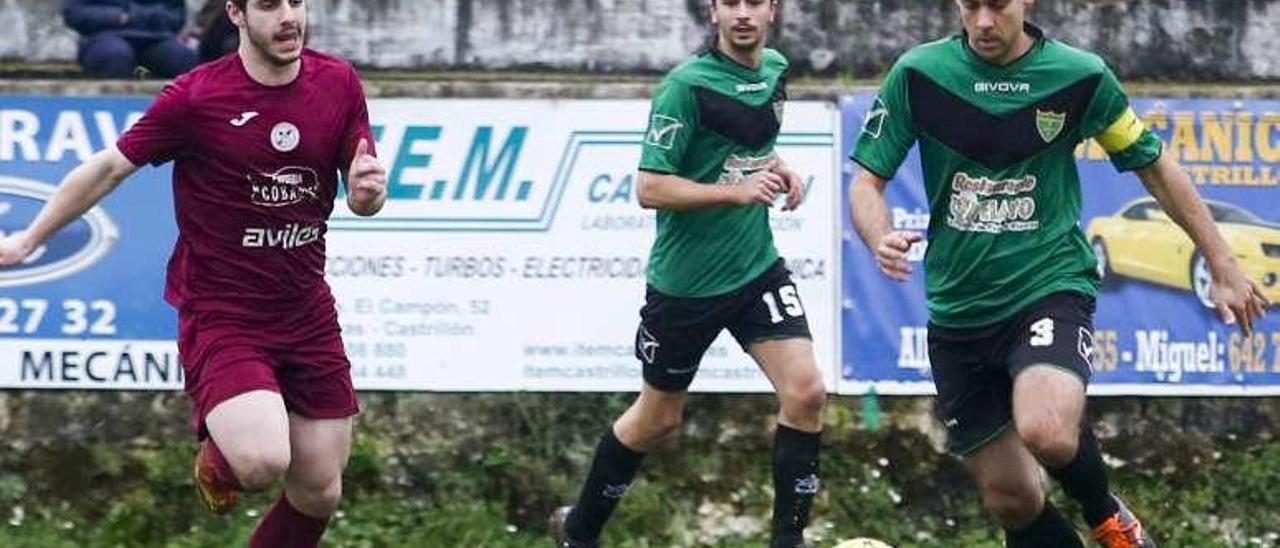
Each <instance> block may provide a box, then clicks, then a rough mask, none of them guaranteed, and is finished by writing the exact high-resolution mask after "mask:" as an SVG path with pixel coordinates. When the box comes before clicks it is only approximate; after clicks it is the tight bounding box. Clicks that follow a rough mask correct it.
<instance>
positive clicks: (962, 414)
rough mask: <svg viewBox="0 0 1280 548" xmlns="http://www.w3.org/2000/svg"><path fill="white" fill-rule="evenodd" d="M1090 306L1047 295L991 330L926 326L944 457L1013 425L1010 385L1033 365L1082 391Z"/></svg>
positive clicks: (1073, 296) (965, 451) (1072, 297)
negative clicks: (1074, 379) (1056, 372)
mask: <svg viewBox="0 0 1280 548" xmlns="http://www.w3.org/2000/svg"><path fill="white" fill-rule="evenodd" d="M1093 312H1094V299H1093V297H1089V296H1086V295H1082V294H1080V293H1074V292H1064V293H1054V294H1052V295H1049V296H1046V297H1044V298H1043V299H1040V300H1038V301H1035V302H1033V303H1031V305H1030V306H1027V307H1026V308H1025V309H1023V310H1022V311H1021V312H1018V313H1017V314H1015V315H1014V316H1013V317H1011V318H1009V319H1007V320H1004V321H1001V322H997V323H995V324H992V325H987V326H983V327H976V328H972V329H954V328H946V327H939V326H936V325H933V324H932V323H931V324H929V361H930V363H931V365H932V369H933V383H934V385H935V386H936V387H937V389H938V399H937V401H936V409H935V411H936V413H937V415H938V420H940V421H942V424H943V425H944V426H946V428H947V449H948V450H949V451H951V452H952V453H955V454H958V455H961V456H965V455H969V454H972V453H973V452H974V451H977V450H978V449H979V448H981V447H982V446H983V445H985V444H987V443H988V442H990V441H992V440H994V439H995V438H996V437H997V436H999V435H1000V434H1002V433H1003V432H1004V431H1005V430H1006V429H1008V428H1009V425H1010V424H1011V423H1012V421H1013V379H1015V378H1017V376H1018V374H1019V373H1021V372H1022V371H1023V370H1024V369H1026V368H1028V367H1031V366H1033V365H1049V366H1053V367H1058V368H1061V369H1063V370H1066V371H1068V372H1070V373H1072V374H1074V375H1076V376H1078V377H1080V379H1081V380H1083V381H1084V383H1085V385H1086V386H1087V385H1088V384H1089V376H1090V374H1091V372H1092V368H1091V367H1090V365H1089V364H1090V361H1089V360H1090V357H1091V355H1092V352H1093Z"/></svg>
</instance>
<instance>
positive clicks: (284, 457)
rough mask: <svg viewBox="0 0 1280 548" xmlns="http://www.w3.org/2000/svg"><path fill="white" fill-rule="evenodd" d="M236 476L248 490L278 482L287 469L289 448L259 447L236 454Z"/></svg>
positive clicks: (266, 486)
mask: <svg viewBox="0 0 1280 548" xmlns="http://www.w3.org/2000/svg"><path fill="white" fill-rule="evenodd" d="M238 457H239V458H236V459H235V460H234V461H233V462H234V463H235V466H234V468H235V471H236V477H237V478H238V479H239V480H240V484H241V485H243V486H244V488H245V489H248V490H251V491H252V490H260V489H266V488H268V487H271V486H272V485H275V484H277V483H279V482H280V480H281V479H283V478H284V475H285V472H287V471H288V470H289V450H288V448H287V447H286V448H284V450H279V449H273V448H270V447H259V448H255V449H253V450H250V451H248V452H246V453H243V454H241V455H238Z"/></svg>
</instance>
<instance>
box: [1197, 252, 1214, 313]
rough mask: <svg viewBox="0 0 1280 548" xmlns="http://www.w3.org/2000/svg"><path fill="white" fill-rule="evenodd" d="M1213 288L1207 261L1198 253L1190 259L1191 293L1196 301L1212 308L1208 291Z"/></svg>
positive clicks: (1211, 275)
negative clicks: (1194, 295)
mask: <svg viewBox="0 0 1280 548" xmlns="http://www.w3.org/2000/svg"><path fill="white" fill-rule="evenodd" d="M1212 287H1213V274H1212V273H1211V272H1209V261H1207V260H1205V258H1204V255H1202V254H1201V253H1200V252H1199V251H1197V252H1196V254H1195V255H1193V256H1192V257H1191V291H1192V292H1193V293H1195V294H1196V300H1199V301H1200V304H1202V305H1205V306H1206V307H1208V308H1214V305H1213V299H1210V298H1209V290H1210V288H1212Z"/></svg>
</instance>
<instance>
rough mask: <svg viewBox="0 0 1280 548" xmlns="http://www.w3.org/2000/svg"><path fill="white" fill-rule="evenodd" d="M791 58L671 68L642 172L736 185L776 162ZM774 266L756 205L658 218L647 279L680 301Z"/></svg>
mask: <svg viewBox="0 0 1280 548" xmlns="http://www.w3.org/2000/svg"><path fill="white" fill-rule="evenodd" d="M786 71H787V59H786V58H785V57H783V56H782V54H781V53H778V52H777V51H775V50H772V49H765V50H764V54H763V56H762V60H761V63H760V67H759V68H757V69H750V68H747V67H745V66H743V65H741V64H739V63H737V62H735V61H733V60H732V59H729V58H728V57H726V56H724V55H723V54H721V53H720V52H718V51H716V50H714V49H712V50H710V51H708V52H705V53H702V54H699V55H695V56H693V57H691V58H689V59H688V60H686V61H685V62H683V63H681V64H680V65H679V66H677V67H676V68H674V69H672V70H671V72H670V73H668V74H667V76H666V78H665V79H663V81H662V83H661V84H659V86H658V88H657V90H656V91H655V92H654V97H653V106H652V109H651V111H650V114H649V127H648V129H647V130H646V131H645V139H644V146H643V149H642V152H641V156H640V170H642V171H650V172H655V173H664V174H673V175H677V176H679V177H682V178H685V179H689V180H692V181H694V182H697V183H703V184H737V183H739V182H741V181H743V180H744V179H746V178H747V177H748V176H750V175H751V174H753V173H755V172H757V171H760V170H761V169H763V168H764V166H765V165H766V164H767V163H768V161H769V159H770V157H771V156H772V155H773V145H774V142H775V141H776V140H777V138H778V130H779V128H780V127H781V125H782V104H783V102H784V101H785V100H786V79H785V74H786ZM777 259H778V252H777V250H776V249H775V248H774V246H773V233H772V232H771V231H770V229H769V210H768V208H767V207H765V206H764V205H762V204H758V205H751V206H719V207H712V208H706V209H698V210H689V211H669V210H659V211H658V234H657V239H656V240H655V241H654V243H653V248H652V249H651V250H650V252H649V268H648V279H649V280H648V281H649V285H652V286H653V287H654V288H656V289H657V290H658V291H661V292H662V293H665V294H668V295H672V296H676V297H708V296H713V295H722V294H725V293H729V292H731V291H733V290H735V289H737V288H739V287H742V286H743V285H745V284H746V283H747V282H749V281H751V280H752V279H754V278H755V277H757V276H759V275H760V274H761V273H763V272H764V271H765V270H766V269H768V268H769V266H770V265H771V264H773V263H774V262H775V261H777Z"/></svg>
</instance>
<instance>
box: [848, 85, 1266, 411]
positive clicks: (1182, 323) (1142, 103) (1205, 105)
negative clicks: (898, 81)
mask: <svg viewBox="0 0 1280 548" xmlns="http://www.w3.org/2000/svg"><path fill="white" fill-rule="evenodd" d="M874 98H875V96H874V94H869V93H865V94H855V95H849V96H845V97H843V98H841V100H840V116H841V124H840V131H841V145H840V150H841V152H842V154H843V155H847V153H848V151H849V150H851V148H852V146H853V144H854V143H855V142H856V139H857V137H858V135H859V133H860V131H861V127H862V122H863V119H864V116H865V114H866V112H867V110H868V109H869V108H870V106H871V104H872V101H873V100H874ZM1133 107H1134V110H1135V111H1136V112H1137V113H1138V114H1139V115H1140V116H1141V117H1142V118H1143V119H1144V120H1145V121H1146V123H1147V124H1148V125H1149V126H1150V127H1152V128H1153V129H1154V130H1155V131H1156V133H1157V134H1159V135H1160V137H1161V138H1162V139H1164V141H1165V143H1166V145H1167V149H1166V153H1169V154H1173V155H1175V158H1177V160H1178V161H1179V162H1180V163H1181V164H1182V165H1183V167H1184V168H1185V169H1186V170H1187V172H1188V173H1189V174H1190V176H1191V178H1192V181H1193V182H1194V184H1195V185H1196V187H1197V189H1198V190H1199V192H1200V194H1201V195H1202V196H1203V197H1204V198H1205V199H1206V201H1207V202H1208V204H1209V209H1210V211H1211V212H1212V214H1213V216H1214V219H1215V221H1216V222H1217V224H1218V228H1219V230H1220V231H1221V232H1222V234H1223V236H1224V237H1225V238H1226V240H1227V241H1228V243H1229V244H1230V245H1231V248H1232V249H1233V250H1234V251H1235V254H1236V256H1237V258H1238V260H1239V262H1240V264H1241V266H1242V267H1243V268H1244V270H1245V271H1246V273H1248V275H1249V276H1250V277H1251V278H1252V279H1254V280H1255V281H1257V282H1258V283H1259V284H1260V285H1262V286H1263V288H1264V292H1265V293H1266V294H1267V295H1268V297H1269V298H1270V299H1271V300H1272V301H1273V302H1278V301H1280V280H1278V279H1277V278H1278V277H1280V101H1240V100H1203V99H1154V98H1139V99H1134V100H1133ZM1077 158H1078V164H1079V168H1080V177H1081V181H1082V186H1083V193H1084V207H1083V213H1082V220H1081V226H1082V227H1083V228H1084V230H1085V232H1086V235H1087V236H1088V238H1089V240H1090V242H1092V244H1093V247H1094V250H1095V254H1097V255H1098V256H1099V258H1100V263H1099V268H1100V269H1101V271H1102V272H1103V278H1104V281H1103V287H1102V291H1101V293H1100V294H1099V297H1098V311H1097V315H1096V317H1095V327H1096V333H1095V347H1094V352H1093V360H1094V370H1095V375H1094V380H1093V385H1092V386H1091V393H1094V394H1147V395H1273V394H1280V320H1278V319H1277V318H1280V314H1276V312H1277V311H1276V307H1275V306H1274V305H1273V306H1272V309H1271V315H1270V317H1267V318H1264V319H1263V320H1262V321H1261V322H1260V323H1259V324H1258V325H1257V326H1256V328H1255V331H1254V333H1253V334H1252V335H1251V336H1248V337H1246V336H1244V335H1242V334H1241V333H1240V331H1239V330H1238V329H1236V328H1235V327H1234V326H1227V325H1224V324H1223V323H1222V322H1221V320H1220V319H1219V317H1218V315H1217V314H1216V312H1215V311H1214V310H1213V309H1212V308H1210V307H1209V305H1208V287H1209V283H1210V278H1209V274H1208V270H1207V267H1206V266H1205V264H1204V260H1203V258H1202V257H1201V256H1200V255H1199V254H1198V253H1197V252H1196V250H1195V246H1194V245H1193V244H1192V243H1191V241H1190V238H1188V237H1187V236H1186V235H1185V234H1184V233H1183V232H1182V231H1181V229H1179V228H1178V226H1177V225H1176V224H1174V223H1173V222H1172V221H1170V220H1169V218H1168V216H1167V215H1165V214H1164V213H1163V212H1162V211H1161V209H1160V208H1159V206H1158V205H1157V204H1155V202H1154V200H1153V199H1152V198H1151V197H1150V196H1149V195H1148V194H1147V192H1146V190H1145V189H1144V187H1143V186H1142V184H1141V182H1140V181H1139V180H1138V179H1137V177H1136V176H1134V175H1133V174H1130V173H1125V174H1121V173H1117V172H1116V170H1115V169H1114V168H1113V167H1112V166H1111V164H1110V162H1109V161H1108V160H1107V158H1106V154H1105V153H1104V152H1103V151H1102V149H1101V147H1100V146H1098V145H1097V144H1096V143H1093V142H1092V141H1090V142H1087V143H1085V144H1082V145H1081V146H1080V147H1078V149H1077ZM844 165H845V166H846V167H845V169H844V170H843V173H842V188H843V189H844V190H845V192H846V193H847V191H848V188H849V185H850V183H851V181H852V179H853V177H854V176H855V175H856V173H857V170H858V169H859V168H858V167H857V166H856V165H853V164H851V163H849V162H846V163H845V164H844ZM886 197H887V200H888V203H889V209H890V213H891V217H892V222H893V226H894V228H895V229H898V230H914V231H919V232H921V233H925V232H926V231H927V228H928V223H929V209H928V206H927V202H926V199H925V195H924V184H923V181H922V175H921V172H920V161H919V156H918V152H917V151H915V150H913V151H912V153H911V155H910V156H909V157H908V158H907V160H906V162H905V163H904V164H903V166H902V168H901V169H900V170H899V171H898V173H897V174H896V177H895V178H894V179H893V180H892V181H891V182H890V183H889V186H888V189H887V191H886ZM842 217H843V221H842V226H843V249H842V252H841V254H842V257H841V258H842V261H843V272H842V276H841V292H842V311H841V326H842V330H843V340H842V341H841V344H842V372H841V378H842V383H841V385H840V388H841V391H842V392H845V393H861V392H864V391H866V390H867V389H868V388H870V387H874V388H875V389H876V390H877V391H878V392H880V393H888V394H927V393H932V391H933V384H932V381H931V378H930V371H929V358H928V346H927V342H926V327H925V326H926V325H927V321H928V314H927V311H926V309H925V301H924V273H923V263H922V261H923V258H924V253H925V250H926V245H923V244H921V245H917V246H916V247H915V248H913V249H912V253H911V260H912V261H913V262H914V263H915V265H916V267H917V268H916V272H915V273H914V274H913V275H912V277H911V279H910V281H908V282H906V283H897V282H893V281H891V280H889V279H888V278H886V277H884V276H883V275H881V274H880V272H879V271H878V269H877V267H876V265H875V262H874V260H873V258H872V256H871V254H870V252H869V251H868V250H867V248H866V247H865V246H864V245H863V243H862V241H861V240H860V239H858V237H857V235H856V233H855V231H854V229H853V227H852V223H851V220H850V219H849V216H848V214H847V213H846V214H845V215H843V216H842Z"/></svg>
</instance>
